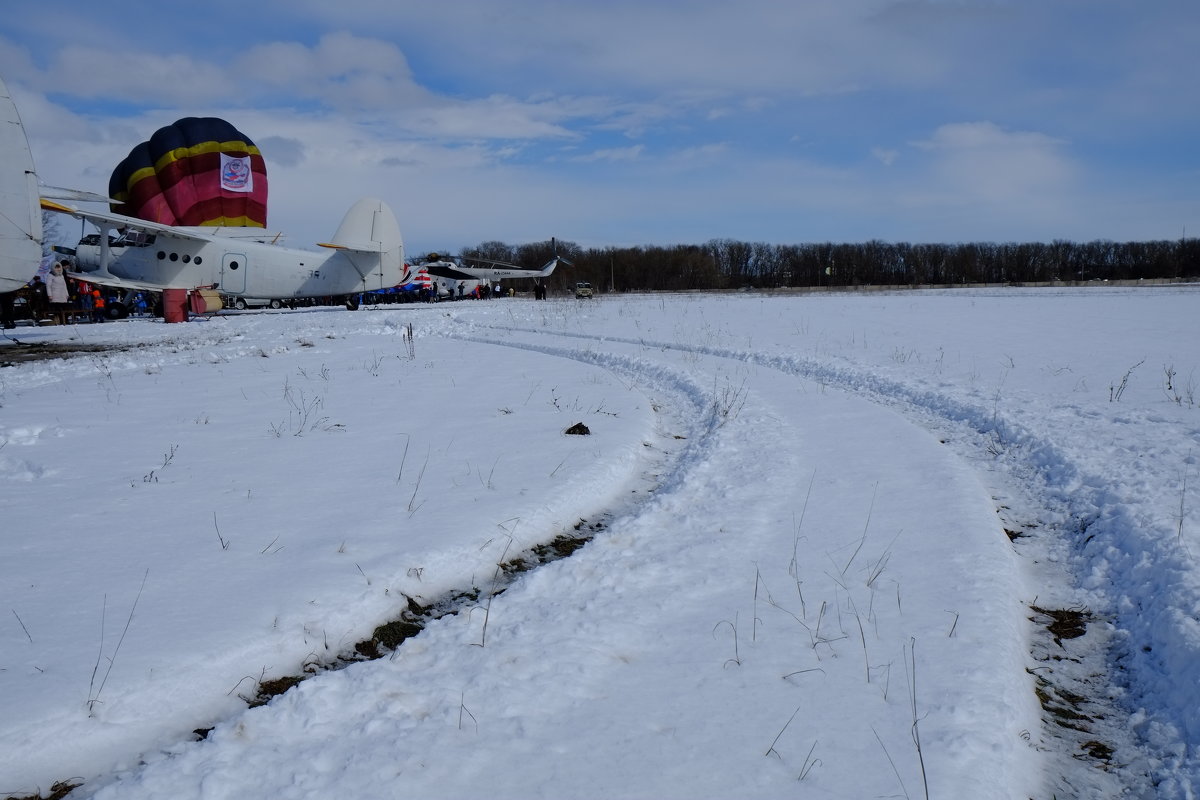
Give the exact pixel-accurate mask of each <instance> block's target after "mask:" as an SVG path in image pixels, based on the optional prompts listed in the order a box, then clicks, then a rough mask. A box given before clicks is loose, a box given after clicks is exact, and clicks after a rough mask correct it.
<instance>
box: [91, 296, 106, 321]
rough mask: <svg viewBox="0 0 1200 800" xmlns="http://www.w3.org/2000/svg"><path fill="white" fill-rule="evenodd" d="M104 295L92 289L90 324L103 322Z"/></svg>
mask: <svg viewBox="0 0 1200 800" xmlns="http://www.w3.org/2000/svg"><path fill="white" fill-rule="evenodd" d="M104 305H105V303H104V295H102V294H100V290H99V289H92V322H104Z"/></svg>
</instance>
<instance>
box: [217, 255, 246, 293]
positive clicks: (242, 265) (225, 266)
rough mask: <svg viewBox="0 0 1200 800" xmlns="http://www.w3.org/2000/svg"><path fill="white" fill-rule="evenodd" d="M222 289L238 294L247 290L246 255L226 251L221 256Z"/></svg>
mask: <svg viewBox="0 0 1200 800" xmlns="http://www.w3.org/2000/svg"><path fill="white" fill-rule="evenodd" d="M220 288H221V291H223V292H229V293H231V294H236V293H238V292H244V291H246V256H245V255H244V254H242V253H226V254H225V255H223V256H221V287H220Z"/></svg>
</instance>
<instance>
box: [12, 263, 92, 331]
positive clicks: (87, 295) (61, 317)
mask: <svg viewBox="0 0 1200 800" xmlns="http://www.w3.org/2000/svg"><path fill="white" fill-rule="evenodd" d="M19 295H24V296H25V298H26V301H27V302H28V304H29V314H30V317H31V318H32V319H33V322H34V324H35V325H37V324H41V323H42V322H43V321H44V320H48V321H52V322H53V323H54V324H56V325H66V324H67V323H68V322H70V315H71V312H72V311H73V310H82V311H86V312H88V313H87V316H88V317H89V318H90V319H91V320H92V321H93V322H104V320H105V319H106V316H105V314H106V312H105V309H106V307H107V305H108V302H107V300H106V298H105V296H104V292H102V291H101V290H100V288H99V287H98V286H92V285H91V284H89V283H87V282H85V281H81V280H76V279H74V278H72V277H70V276H69V275H68V274H67V269H66V265H65V264H63V263H62V262H57V263H55V264H54V265H53V266H51V267H50V271H49V272H48V273H47V274H46V279H45V280H42V276H41V275H35V276H34V277H33V279H32V280H31V281H30V282H29V283H28V284H27V285H26V287H25V288H24V289H19V290H17V291H15V292H5V293H3V294H0V324H2V326H3V327H4V328H5V329H11V328H15V327H16V326H17V320H16V299H17V297H18V296H19Z"/></svg>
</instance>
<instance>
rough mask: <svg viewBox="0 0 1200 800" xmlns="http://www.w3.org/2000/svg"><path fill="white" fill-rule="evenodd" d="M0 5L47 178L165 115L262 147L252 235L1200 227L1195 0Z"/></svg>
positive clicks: (857, 236) (1057, 232)
mask: <svg viewBox="0 0 1200 800" xmlns="http://www.w3.org/2000/svg"><path fill="white" fill-rule="evenodd" d="M157 5H158V7H157V8H155V9H153V10H152V11H150V10H148V7H147V5H146V4H144V3H141V2H109V3H105V4H103V5H100V4H95V3H85V2H75V1H74V0H65V1H63V2H56V3H53V4H43V3H40V2H32V1H31V0H9V2H8V3H7V4H6V15H5V23H4V26H3V27H2V28H0V75H2V76H3V77H4V79H5V81H6V82H7V83H8V86H9V89H10V90H11V91H12V93H13V96H14V97H15V99H16V101H17V104H18V108H19V110H20V113H21V115H22V118H23V120H24V122H25V124H26V127H27V129H28V132H29V137H30V144H31V147H32V149H33V152H34V158H35V160H36V162H37V166H38V170H39V173H40V175H41V177H42V179H43V181H44V182H45V183H47V184H50V185H55V186H70V187H73V188H83V189H88V190H91V191H97V192H104V191H106V189H107V184H108V176H109V174H110V173H111V171H112V168H113V167H114V166H115V165H116V163H117V162H118V161H119V160H120V159H121V158H123V157H124V156H125V154H126V153H127V152H128V151H129V149H130V148H132V147H133V146H134V145H135V144H137V143H138V142H141V141H143V140H144V139H146V138H148V137H149V135H150V134H151V133H153V132H154V130H156V129H157V128H158V127H160V126H162V125H166V124H169V123H171V122H173V121H174V120H176V119H178V118H180V117H183V116H207V115H212V116H220V117H223V118H225V119H227V120H229V121H230V122H232V123H233V124H234V125H235V126H236V127H238V128H239V129H240V130H242V131H243V132H244V133H246V134H247V135H248V136H250V137H251V138H252V139H253V140H254V141H255V143H256V144H258V145H259V147H260V148H261V149H262V151H263V153H264V156H265V157H266V160H267V168H268V174H269V176H270V181H271V196H270V204H269V220H268V223H269V226H270V227H271V228H273V229H280V230H283V231H285V232H287V233H288V234H289V236H290V239H291V241H292V242H293V243H294V244H303V243H305V242H312V241H318V240H321V239H324V238H327V237H328V236H329V235H330V234H331V233H332V232H333V231H334V229H335V228H336V226H337V223H338V222H339V221H340V219H341V216H342V214H343V213H344V212H345V210H346V209H348V208H349V207H350V205H351V204H352V203H353V202H354V201H355V200H356V199H358V198H359V197H362V196H378V197H382V198H384V199H385V200H387V201H388V202H389V203H390V204H391V205H392V206H393V208H394V209H395V211H396V213H397V217H398V218H399V220H400V224H401V228H402V230H403V231H404V234H405V238H406V242H407V244H408V246H409V249H410V251H412V252H419V251H421V250H424V249H439V250H447V251H454V250H457V249H458V248H460V247H463V246H470V245H474V244H478V243H479V242H482V241H485V240H493V239H498V240H501V241H505V242H508V243H511V244H518V243H522V242H527V241H540V240H543V239H547V238H549V237H550V236H557V237H559V238H563V239H569V240H571V241H574V242H577V243H579V244H581V245H583V246H596V247H605V246H625V245H638V244H675V243H702V242H705V241H707V240H709V239H713V238H732V239H740V240H744V241H763V242H771V243H777V244H786V243H800V242H814V241H817V242H820V241H864V240H868V239H882V240H887V241H908V242H934V241H937V242H960V241H1051V240H1054V239H1072V240H1078V241H1086V240H1092V239H1116V240H1133V239H1169V238H1178V237H1179V236H1181V235H1183V233H1184V232H1185V231H1186V233H1187V235H1188V236H1195V235H1200V192H1198V189H1197V187H1198V186H1200V152H1198V148H1197V143H1198V142H1200V88H1198V87H1197V78H1198V77H1200V48H1198V47H1197V46H1196V43H1197V42H1200V3H1196V2H1195V0H1161V1H1159V0H1129V1H1128V2H1117V1H1115V0H1011V1H1010V0H907V1H906V2H892V1H891V0H819V1H818V2H794V3H791V2H782V0H780V1H779V2H768V1H766V0H739V2H737V3H731V2H728V1H727V0H726V1H725V2H715V1H714V2H710V1H709V0H697V1H696V2H675V1H673V0H642V2H628V1H627V0H613V1H612V2H604V3H600V2H546V1H541V2H538V1H536V0H515V1H514V2H486V0H455V2H449V3H437V4H434V3H429V2H404V1H403V0H362V1H361V2H360V1H357V0H345V2H341V3H331V2H328V0H325V1H324V2H311V1H309V0H289V2H276V1H275V0H263V1H260V2H253V3H242V2H239V3H232V2H224V0H215V1H213V0H210V2H208V3H204V4H199V5H196V4H175V3H163V4H157Z"/></svg>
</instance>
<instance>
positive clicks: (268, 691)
mask: <svg viewBox="0 0 1200 800" xmlns="http://www.w3.org/2000/svg"><path fill="white" fill-rule="evenodd" d="M307 677H308V676H307V675H284V676H283V677H282V678H272V679H270V680H266V681H259V683H258V694H256V695H255V696H254V697H253V699H251V700H249V701H247V705H249V706H250V707H251V708H258V707H259V706H265V705H266V704H267V703H269V702H271V698H272V697H278V696H279V695H281V694H283V693H284V692H286V691H287V690H289V689H291V688H292V687H293V686H295V685H297V684H298V683H300V682H301V681H303V680H304V679H305V678H307ZM243 699H245V698H243Z"/></svg>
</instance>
